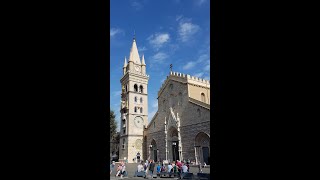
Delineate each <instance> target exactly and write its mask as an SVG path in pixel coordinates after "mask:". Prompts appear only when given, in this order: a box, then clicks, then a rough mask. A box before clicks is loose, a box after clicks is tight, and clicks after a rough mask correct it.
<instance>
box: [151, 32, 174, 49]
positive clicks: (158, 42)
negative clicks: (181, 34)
mask: <svg viewBox="0 0 320 180" xmlns="http://www.w3.org/2000/svg"><path fill="white" fill-rule="evenodd" d="M147 40H148V41H149V43H150V44H151V45H152V46H153V47H154V48H156V49H159V48H161V47H162V46H163V45H164V44H165V43H167V42H169V40H170V35H169V34H168V33H156V34H152V35H151V36H149V37H148V39H147Z"/></svg>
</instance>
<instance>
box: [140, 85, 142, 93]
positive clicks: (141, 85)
mask: <svg viewBox="0 0 320 180" xmlns="http://www.w3.org/2000/svg"><path fill="white" fill-rule="evenodd" d="M140 93H143V86H142V85H140Z"/></svg>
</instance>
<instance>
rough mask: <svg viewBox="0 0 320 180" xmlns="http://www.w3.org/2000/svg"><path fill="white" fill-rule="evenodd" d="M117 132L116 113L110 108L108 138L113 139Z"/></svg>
mask: <svg viewBox="0 0 320 180" xmlns="http://www.w3.org/2000/svg"><path fill="white" fill-rule="evenodd" d="M116 134H117V122H116V115H115V113H114V111H113V110H111V109H110V139H113V138H114V137H115V136H116Z"/></svg>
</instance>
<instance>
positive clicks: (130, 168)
mask: <svg viewBox="0 0 320 180" xmlns="http://www.w3.org/2000/svg"><path fill="white" fill-rule="evenodd" d="M137 166H138V164H137V163H128V164H127V165H126V170H127V173H128V177H123V179H141V180H143V179H144V178H142V177H133V176H134V173H135V171H136V170H137ZM117 167H118V163H117V164H116V165H115V168H114V170H113V171H112V174H111V175H110V179H120V177H115V175H116V173H117V172H116V170H117ZM154 169H155V170H156V167H155V168H154ZM190 172H191V173H193V175H197V173H198V167H193V166H190ZM202 172H203V173H210V168H202ZM157 179H160V178H157ZM161 179H164V180H166V179H167V180H171V179H178V178H161Z"/></svg>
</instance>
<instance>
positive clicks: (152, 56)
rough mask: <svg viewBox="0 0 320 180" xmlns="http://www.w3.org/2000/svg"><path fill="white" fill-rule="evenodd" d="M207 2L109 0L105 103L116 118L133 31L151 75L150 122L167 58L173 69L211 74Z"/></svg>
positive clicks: (199, 75)
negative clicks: (108, 74) (106, 100)
mask: <svg viewBox="0 0 320 180" xmlns="http://www.w3.org/2000/svg"><path fill="white" fill-rule="evenodd" d="M209 7H210V1H209V0H111V2H110V23H111V24H110V107H111V109H112V110H114V111H115V114H116V119H117V121H118V122H119V121H120V112H119V109H120V93H121V84H120V78H121V76H122V67H123V63H124V57H125V56H126V57H127V58H128V56H129V52H130V48H131V45H132V39H133V34H134V31H135V36H136V43H137V46H138V50H139V55H140V56H142V54H144V57H145V62H146V67H147V74H148V75H150V79H149V85H148V108H149V122H150V120H151V119H152V117H153V115H154V113H155V112H156V111H157V108H158V107H157V93H158V90H159V88H160V86H161V84H162V83H163V82H164V80H165V78H166V76H167V75H168V74H169V72H170V68H169V66H170V64H172V65H173V68H172V69H173V71H175V72H180V73H184V74H190V75H192V76H197V77H201V78H204V79H207V80H210V8H209ZM118 126H119V124H118Z"/></svg>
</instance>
